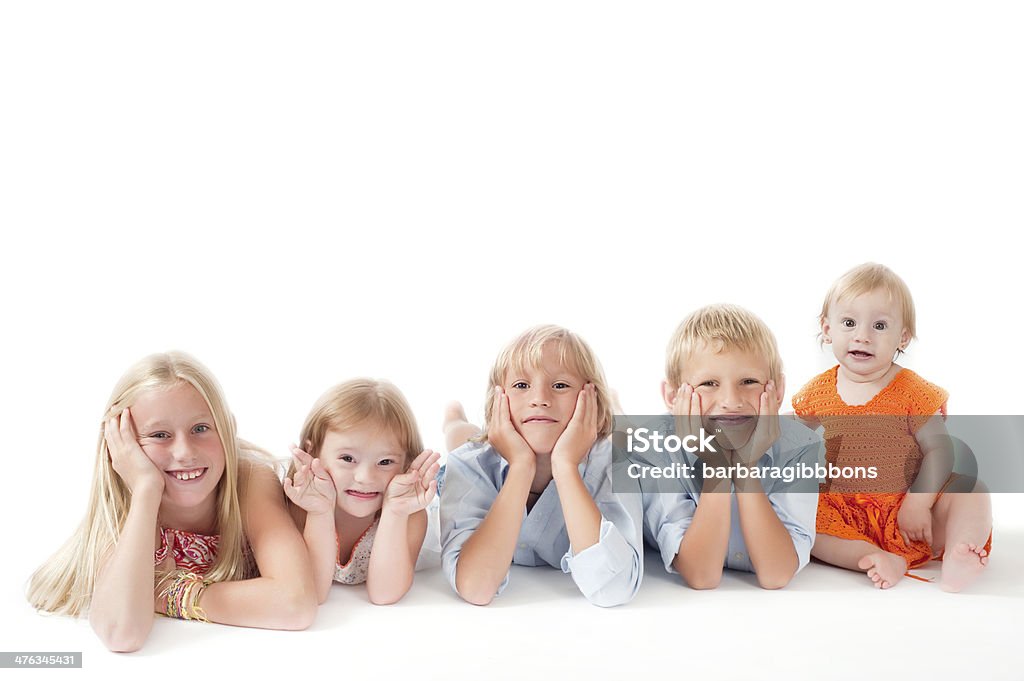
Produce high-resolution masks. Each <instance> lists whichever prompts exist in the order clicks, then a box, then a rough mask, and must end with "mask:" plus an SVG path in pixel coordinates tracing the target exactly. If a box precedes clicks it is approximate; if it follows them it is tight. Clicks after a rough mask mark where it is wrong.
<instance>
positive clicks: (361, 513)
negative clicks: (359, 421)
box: [319, 426, 406, 518]
mask: <svg viewBox="0 0 1024 681" xmlns="http://www.w3.org/2000/svg"><path fill="white" fill-rule="evenodd" d="M319 457H320V461H321V463H323V464H324V467H325V468H326V469H327V472H328V473H330V475H331V479H332V480H334V488H335V490H337V493H338V501H337V508H338V509H339V510H341V511H343V512H344V513H347V514H348V515H350V516H353V517H356V518H365V517H367V516H371V515H373V514H375V513H376V512H377V511H379V510H380V509H381V507H382V506H383V505H384V492H385V491H386V490H387V488H388V484H389V483H390V482H391V479H392V478H394V477H395V476H396V475H398V474H399V473H401V472H402V471H403V470H405V464H406V454H405V450H404V449H402V447H401V445H400V444H399V442H398V438H397V437H395V434H394V433H391V432H390V431H387V430H382V429H380V428H374V427H370V426H364V427H362V428H355V429H349V430H345V431H343V432H342V431H338V430H331V431H328V432H327V435H326V436H324V443H323V445H322V446H321V447H320V454H319Z"/></svg>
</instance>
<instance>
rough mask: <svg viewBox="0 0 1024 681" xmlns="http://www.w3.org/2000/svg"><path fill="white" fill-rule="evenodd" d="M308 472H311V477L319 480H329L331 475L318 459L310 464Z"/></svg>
mask: <svg viewBox="0 0 1024 681" xmlns="http://www.w3.org/2000/svg"><path fill="white" fill-rule="evenodd" d="M309 467H310V470H311V471H313V475H315V476H316V477H318V478H320V479H321V480H331V473H330V471H328V470H327V467H326V466H324V465H323V463H322V462H321V461H320V459H313V460H312V461H311V462H310V465H309Z"/></svg>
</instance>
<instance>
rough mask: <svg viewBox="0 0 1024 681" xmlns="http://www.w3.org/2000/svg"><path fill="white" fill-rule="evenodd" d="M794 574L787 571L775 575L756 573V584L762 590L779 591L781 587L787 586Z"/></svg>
mask: <svg viewBox="0 0 1024 681" xmlns="http://www.w3.org/2000/svg"><path fill="white" fill-rule="evenodd" d="M794 574H795V573H793V572H788V571H779V572H775V573H767V574H765V573H760V572H759V573H757V584H758V586H760V587H761V588H762V589H771V590H774V589H781V588H782V587H784V586H786V585H787V584H789V582H790V580H792V579H793V575H794Z"/></svg>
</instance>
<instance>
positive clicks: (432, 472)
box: [423, 461, 441, 483]
mask: <svg viewBox="0 0 1024 681" xmlns="http://www.w3.org/2000/svg"><path fill="white" fill-rule="evenodd" d="M440 472H441V462H440V461H434V462H433V463H432V464H430V468H428V469H427V472H426V473H425V474H424V475H423V480H424V482H427V483H429V482H430V481H431V480H434V479H436V478H437V474H438V473H440Z"/></svg>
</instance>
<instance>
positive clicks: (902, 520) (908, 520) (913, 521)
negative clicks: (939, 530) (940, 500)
mask: <svg viewBox="0 0 1024 681" xmlns="http://www.w3.org/2000/svg"><path fill="white" fill-rule="evenodd" d="M928 497H929V495H927V494H914V493H909V494H907V495H906V496H905V497H903V503H902V504H901V505H900V511H899V513H897V514H896V527H898V528H899V531H900V535H902V536H903V541H904V542H906V543H907V545H910V542H913V541H924V542H928V545H929V546H930V545H931V543H932V509H931V508H930V507H929V506H928Z"/></svg>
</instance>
